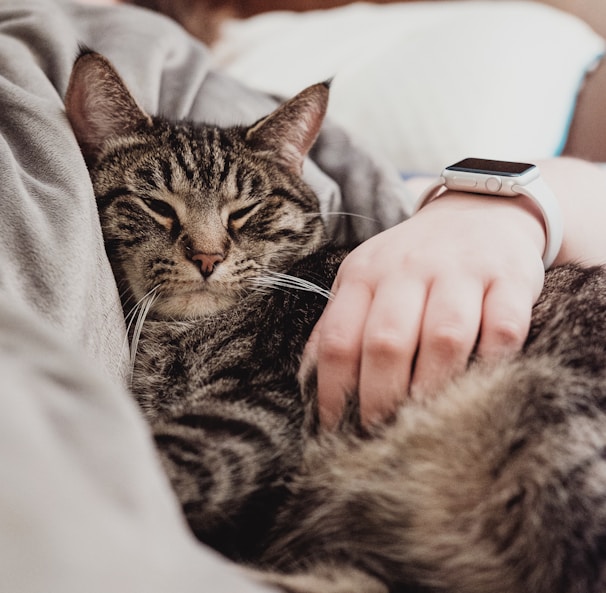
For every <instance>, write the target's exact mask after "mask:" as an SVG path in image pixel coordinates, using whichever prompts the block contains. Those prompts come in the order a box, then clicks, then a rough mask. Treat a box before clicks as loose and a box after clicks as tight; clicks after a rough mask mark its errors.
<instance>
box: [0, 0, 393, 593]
mask: <svg viewBox="0 0 606 593" xmlns="http://www.w3.org/2000/svg"><path fill="white" fill-rule="evenodd" d="M80 44H85V45H87V46H89V47H91V48H93V49H95V50H97V51H99V52H101V53H103V54H105V55H106V56H107V57H108V58H109V59H110V60H112V61H113V63H114V64H115V65H116V67H117V68H118V70H119V71H120V72H121V74H122V76H123V78H124V79H125V81H126V82H127V84H128V85H129V86H130V87H131V89H132V91H133V93H134V94H135V95H136V96H137V97H138V99H139V101H140V102H141V104H142V105H143V106H144V107H145V108H146V109H147V110H149V111H150V112H152V113H163V114H165V115H167V116H169V117H174V118H181V117H190V118H194V119H199V120H205V121H211V122H217V123H236V122H247V121H253V120H255V119H256V118H258V117H260V116H261V115H264V114H265V113H266V112H267V111H269V110H270V109H271V108H272V107H273V105H274V102H273V101H272V99H270V98H269V97H267V96H265V95H263V94H260V93H257V92H254V91H252V90H250V89H246V88H245V87H243V86H242V85H240V84H238V83H236V82H235V81H233V80H230V79H228V78H226V77H225V76H222V75H221V74H219V73H216V72H213V71H212V70H211V67H210V66H211V64H210V58H209V55H208V52H207V51H206V49H205V48H204V47H203V46H202V45H201V44H200V43H198V42H196V41H195V40H193V39H192V38H190V37H189V36H188V35H186V34H185V33H184V32H183V31H182V30H181V29H180V28H179V27H178V26H177V25H176V24H174V23H172V22H170V21H168V20H167V19H165V18H163V17H160V16H158V15H155V14H152V13H150V12H147V11H144V10H141V9H137V8H135V7H130V6H123V7H109V8H107V7H106V8H100V7H92V6H80V5H75V4H72V3H70V2H67V1H64V0H2V2H1V3H0V109H1V115H0V179H2V196H1V198H0V200H1V204H2V206H1V210H0V377H1V381H0V395H1V397H0V484H2V487H1V488H0V490H1V493H0V498H1V503H0V549H2V550H3V553H2V554H0V589H1V590H2V591H11V592H12V593H37V592H40V593H81V592H82V591H86V592H87V593H107V592H108V591H112V592H113V593H166V592H167V591H171V593H194V592H195V593H199V592H200V591H202V590H212V591H213V592H221V591H225V592H227V591H229V592H232V591H241V592H242V593H253V592H254V591H259V589H258V588H257V587H256V586H255V585H253V584H252V583H249V582H248V581H245V580H244V579H243V578H242V577H240V576H239V575H238V573H237V571H236V569H235V567H233V566H230V565H228V564H226V563H224V562H222V561H220V560H219V559H218V558H217V557H216V556H215V555H214V554H213V553H212V552H210V551H209V550H207V549H205V548H204V547H203V546H201V545H200V544H198V543H197V542H195V541H194V539H193V538H192V537H191V536H190V534H189V531H188V529H187V527H186V526H185V524H184V522H183V519H182V518H181V515H180V513H179V510H178V505H177V503H176V501H175V499H174V497H173V495H172V492H171V490H170V487H169V485H168V483H167V481H166V479H165V478H164V475H163V473H162V472H161V470H160V468H159V466H158V462H157V460H156V456H155V453H154V449H153V445H152V442H151V439H150V437H149V434H148V431H147V427H146V425H145V423H144V422H143V420H142V419H141V417H140V415H139V413H138V410H137V409H136V406H135V404H134V403H133V401H132V400H131V398H130V397H129V396H128V394H127V393H126V391H125V390H124V388H123V386H122V385H121V383H122V378H123V376H124V373H125V361H126V356H125V355H124V354H125V351H124V344H125V328H124V321H123V316H122V311H121V307H120V301H119V297H118V291H117V288H116V285H115V283H114V280H113V276H112V274H111V269H110V266H109V263H108V261H107V259H106V256H105V252H104V249H103V242H102V238H101V232H100V227H99V222H98V218H97V211H96V205H95V200H94V196H93V191H92V187H91V184H90V180H89V177H88V173H87V170H86V166H85V163H84V160H83V158H82V156H81V153H80V150H79V147H78V145H77V143H76V140H75V137H74V135H73V133H72V131H71V128H70V126H69V124H68V121H67V118H66V116H65V112H64V108H63V96H64V93H65V90H66V87H67V83H68V79H69V74H70V71H71V66H72V63H73V61H74V58H75V56H76V55H77V52H78V47H79V45H80ZM335 133H337V131H336V130H335ZM332 138H336V136H334V135H333V132H332V131H331V130H330V129H328V128H327V129H326V130H325V132H323V134H322V138H321V141H320V144H319V146H318V148H317V149H316V153H315V155H314V157H315V159H316V161H317V162H316V163H314V162H313V161H312V160H310V161H309V163H308V165H306V172H305V174H306V176H307V177H308V180H309V181H310V183H312V184H313V186H314V187H315V188H316V189H317V191H318V192H319V194H320V196H321V198H322V201H323V207H324V210H325V212H328V211H340V210H343V209H347V210H351V211H352V212H359V213H361V214H363V215H365V214H367V213H369V212H370V213H371V216H377V217H378V218H379V219H380V221H381V222H380V224H379V225H378V227H380V226H385V225H386V224H390V223H392V222H394V221H395V220H396V219H398V217H399V216H400V215H401V213H400V210H399V208H400V206H399V203H398V200H399V198H398V196H397V194H398V191H399V190H397V191H393V188H392V189H389V190H388V189H387V188H389V187H391V186H390V184H391V182H388V181H386V180H387V178H388V176H385V177H384V176H383V173H381V172H380V171H381V169H380V168H379V167H375V166H374V165H372V162H371V160H365V157H363V156H361V153H357V152H356V154H359V155H360V156H356V157H355V159H353V157H352V160H351V161H350V162H349V166H348V158H349V155H350V154H353V153H349V152H347V150H346V153H345V154H341V155H335V154H331V152H333V151H331V148H330V147H331V142H332V141H333V140H332ZM358 158H362V160H363V161H365V163H366V165H364V166H365V167H368V168H366V169H362V168H361V167H360V168H358V165H357V164H355V163H359V161H358V160H356V159H358ZM352 167H353V168H355V169H356V170H357V173H356V175H358V177H355V176H354V173H353V171H352ZM364 171H366V172H364ZM361 186H363V190H362V191H360V188H361ZM394 187H395V186H394ZM388 204H390V205H388ZM375 210H376V212H374V211H375ZM373 212H374V213H373ZM327 219H328V220H331V219H336V217H334V216H332V217H331V216H327ZM360 220H362V219H360ZM378 227H377V228H378ZM374 228H375V227H373V229H372V230H374ZM334 230H335V233H339V232H341V231H339V229H336V228H335V229H334ZM360 232H361V233H362V235H363V234H367V231H363V232H362V231H360ZM355 233H358V231H356V232H355ZM355 233H354V234H355ZM356 236H357V235H356Z"/></svg>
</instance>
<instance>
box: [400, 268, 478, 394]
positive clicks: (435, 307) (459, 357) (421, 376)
mask: <svg viewBox="0 0 606 593" xmlns="http://www.w3.org/2000/svg"><path fill="white" fill-rule="evenodd" d="M483 294H484V289H483V286H482V284H481V282H479V281H477V280H476V281H474V280H469V281H466V282H464V283H461V282H460V281H459V280H458V279H454V280H452V279H450V280H449V278H448V277H445V276H444V277H441V278H440V279H436V280H435V281H434V283H433V285H432V286H431V289H430V292H429V295H428V298H427V303H426V307H425V313H424V316H423V322H422V327H421V333H420V340H419V350H418V354H417V359H416V362H415V368H414V373H413V379H412V384H411V393H412V395H413V396H415V397H417V396H421V397H422V396H426V395H433V394H435V393H436V392H437V391H438V390H439V389H440V388H441V387H442V386H443V385H444V384H445V383H446V382H447V381H448V380H449V379H451V378H452V377H453V376H455V375H457V374H459V373H461V372H462V371H463V370H465V368H466V367H467V362H468V360H469V356H470V354H471V352H472V351H473V349H474V346H475V344H476V341H477V338H478V333H479V330H480V323H481V315H482V304H483Z"/></svg>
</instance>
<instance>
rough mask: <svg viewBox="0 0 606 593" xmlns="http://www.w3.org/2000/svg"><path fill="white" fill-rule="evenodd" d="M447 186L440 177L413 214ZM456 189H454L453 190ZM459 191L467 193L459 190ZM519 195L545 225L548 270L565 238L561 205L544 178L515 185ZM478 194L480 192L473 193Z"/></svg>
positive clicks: (423, 195)
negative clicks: (533, 208)
mask: <svg viewBox="0 0 606 593" xmlns="http://www.w3.org/2000/svg"><path fill="white" fill-rule="evenodd" d="M448 189H449V188H448V187H447V185H446V179H445V178H444V177H439V178H438V179H436V181H434V182H433V183H432V184H431V185H430V186H429V187H427V189H425V191H424V192H423V193H422V194H421V196H420V197H419V199H418V201H417V203H416V204H415V208H414V211H413V214H415V213H416V212H418V211H419V210H420V209H421V208H423V206H426V205H427V204H429V202H432V201H433V200H435V199H437V198H439V197H440V196H441V195H442V193H443V192H442V191H441V190H444V191H446V190H448ZM453 189H454V188H453ZM457 189H458V191H465V190H461V189H459V188H457ZM512 189H513V190H514V191H515V192H516V194H517V195H523V196H526V197H527V198H529V199H530V200H531V201H532V202H533V203H534V204H535V205H536V206H537V208H538V209H539V212H540V213H541V216H542V217H543V222H544V224H545V251H544V252H543V265H544V266H545V269H546V270H547V269H548V268H549V267H550V266H551V265H552V264H553V262H554V261H555V259H556V257H557V256H558V253H559V252H560V248H561V247H562V240H563V238H564V222H563V218H562V213H561V211H560V205H559V204H558V201H557V199H556V197H555V195H554V194H553V192H552V191H551V189H549V186H548V185H547V184H546V183H545V181H543V178H542V177H540V176H539V177H537V178H536V179H533V180H532V181H531V182H530V183H527V184H526V185H514V186H513V188H512ZM472 193H478V192H472ZM484 195H491V194H484ZM492 195H494V197H500V198H504V199H507V196H504V195H499V194H492Z"/></svg>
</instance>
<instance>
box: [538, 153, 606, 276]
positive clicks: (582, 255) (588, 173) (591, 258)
mask: <svg viewBox="0 0 606 593" xmlns="http://www.w3.org/2000/svg"><path fill="white" fill-rule="evenodd" d="M538 165H539V167H540V169H541V172H542V174H543V177H544V178H545V180H546V181H547V183H548V184H549V185H550V187H551V189H552V190H553V191H554V193H555V194H556V196H557V198H558V201H559V203H560V207H561V209H562V216H563V218H564V241H563V243H562V248H561V249H560V253H559V255H558V257H557V259H556V262H555V263H556V264H564V263H569V262H579V263H583V264H602V263H606V232H605V231H604V225H605V223H606V171H605V170H604V169H602V168H601V167H599V166H598V165H595V164H592V163H588V162H586V161H581V160H577V159H569V158H560V159H552V160H547V161H541V162H539V163H538Z"/></svg>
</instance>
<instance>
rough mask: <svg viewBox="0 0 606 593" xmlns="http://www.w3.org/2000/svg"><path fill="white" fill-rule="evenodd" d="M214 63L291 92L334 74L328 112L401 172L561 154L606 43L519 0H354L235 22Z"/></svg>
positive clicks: (561, 16)
mask: <svg viewBox="0 0 606 593" xmlns="http://www.w3.org/2000/svg"><path fill="white" fill-rule="evenodd" d="M213 51H214V55H215V58H216V62H217V63H218V65H219V66H221V67H222V68H223V69H224V70H226V71H227V72H229V73H230V74H231V75H233V76H235V77H236V78H238V79H240V80H242V81H244V82H245V83H247V84H249V85H251V86H254V87H257V88H261V89H263V90H266V91H270V92H272V93H278V94H280V95H284V96H290V95H292V94H294V93H296V92H298V91H299V90H301V89H302V88H304V87H305V86H307V85H309V84H312V83H314V82H318V81H321V80H326V79H328V78H333V77H334V80H333V85H332V90H331V99H330V106H329V115H330V116H331V117H332V119H333V120H335V121H337V122H339V123H341V124H342V125H343V126H344V127H346V128H347V129H348V130H349V131H350V132H351V133H352V134H353V135H355V136H357V137H358V138H359V139H361V140H362V141H363V142H364V143H365V144H366V145H367V146H368V148H369V149H371V150H373V151H379V152H382V153H383V154H384V155H386V156H388V157H389V158H390V159H391V160H392V161H393V162H394V163H395V164H396V165H397V166H398V167H399V168H400V169H401V170H403V171H409V172H412V171H414V172H427V173H436V172H439V170H441V168H442V167H443V166H444V165H446V164H450V163H452V162H454V161H456V160H458V159H460V158H464V157H467V156H480V157H484V158H497V159H509V160H530V159H535V158H541V157H547V156H553V155H557V154H559V153H560V152H561V150H562V148H563V146H564V143H565V141H566V137H567V133H568V128H569V125H570V121H571V118H572V114H573V111H574V106H575V101H576V97H577V93H578V91H579V90H580V87H581V85H582V81H583V79H584V76H585V74H586V73H587V71H588V70H590V69H591V68H592V67H594V66H595V65H596V64H597V61H598V59H599V58H600V57H601V56H602V54H603V52H604V41H603V39H602V38H601V37H599V36H598V35H597V34H595V33H594V32H593V31H592V30H591V29H590V28H589V27H588V26H587V25H586V24H585V23H584V22H582V21H581V20H580V19H577V18H575V17H573V16H571V15H569V14H567V13H564V12H561V11H559V10H556V9H553V8H550V7H548V6H545V5H542V4H539V3H535V2H524V1H504V0H500V1H499V2H494V1H458V2H411V3H398V4H389V5H372V4H352V5H349V6H345V7H342V8H336V9H332V10H324V11H312V12H307V13H293V12H274V13H267V14H264V15H259V16H257V17H254V18H250V19H247V20H241V21H237V20H233V21H229V22H228V23H227V24H226V25H225V26H224V28H223V31H222V37H221V40H220V42H219V43H218V44H217V45H216V47H215V48H214V50H213Z"/></svg>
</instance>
